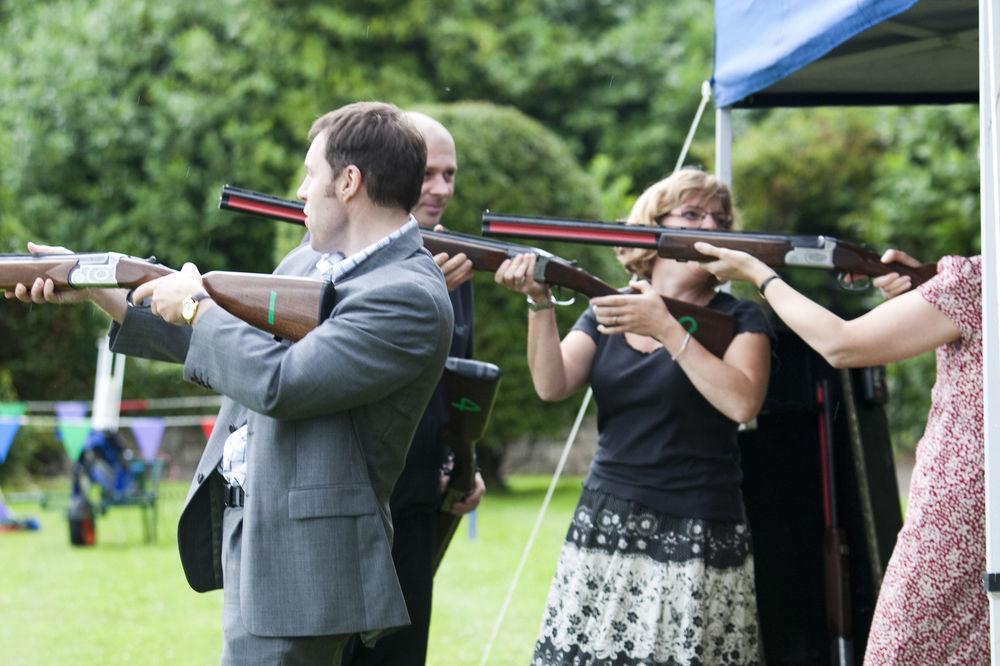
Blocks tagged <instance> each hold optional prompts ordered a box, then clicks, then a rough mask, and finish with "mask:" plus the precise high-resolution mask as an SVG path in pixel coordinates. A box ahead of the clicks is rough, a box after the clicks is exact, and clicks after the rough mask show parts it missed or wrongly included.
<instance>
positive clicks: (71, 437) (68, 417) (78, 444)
mask: <svg viewBox="0 0 1000 666" xmlns="http://www.w3.org/2000/svg"><path fill="white" fill-rule="evenodd" d="M86 413H87V403H85V402H57V403H56V418H57V419H58V423H59V425H58V426H57V427H56V433H57V434H58V435H59V439H61V440H62V444H63V448H64V449H66V455H68V456H69V459H70V460H71V461H73V462H76V460H77V459H78V458H79V457H80V452H81V451H83V445H84V444H85V443H86V442H87V436H88V435H90V423H89V422H88V421H87V420H86V419H85V418H84V415H85V414H86Z"/></svg>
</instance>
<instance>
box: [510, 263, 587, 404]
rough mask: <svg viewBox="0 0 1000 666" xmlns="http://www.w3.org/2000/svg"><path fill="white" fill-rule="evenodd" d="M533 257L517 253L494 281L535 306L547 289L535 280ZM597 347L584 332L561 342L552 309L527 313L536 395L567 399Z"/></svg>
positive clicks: (581, 382)
mask: <svg viewBox="0 0 1000 666" xmlns="http://www.w3.org/2000/svg"><path fill="white" fill-rule="evenodd" d="M534 269H535V255H534V254H520V255H518V256H516V257H514V258H513V259H508V260H507V261H505V262H504V263H502V264H501V265H500V268H498V269H497V272H496V275H495V280H496V282H497V284H501V285H503V286H505V287H507V288H508V289H510V290H511V291H515V292H518V293H521V294H525V295H527V296H530V297H531V299H532V300H534V301H535V302H536V303H545V302H548V301H550V299H551V296H550V295H549V292H548V288H547V287H546V286H545V285H542V284H539V283H538V282H536V281H535V280H534V278H533V277H532V275H533V274H534ZM596 351H597V345H596V344H594V341H593V340H591V339H590V336H588V335H587V334H586V333H582V332H580V331H570V332H569V334H568V335H567V336H566V338H565V339H564V340H562V342H560V341H559V328H558V326H557V325H556V315H555V310H554V309H553V308H551V307H550V308H548V309H544V310H537V311H531V310H529V311H528V368H529V369H530V370H531V380H532V382H533V383H534V385H535V392H536V393H537V394H538V397H539V398H541V399H542V400H545V401H549V402H555V401H558V400H562V399H563V398H566V397H569V396H570V395H572V394H573V393H575V392H576V391H577V390H579V389H580V388H581V387H582V386H583V385H584V384H585V383H586V381H587V376H588V375H589V374H590V365H591V363H593V360H594V353H595V352H596Z"/></svg>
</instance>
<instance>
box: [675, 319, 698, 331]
mask: <svg viewBox="0 0 1000 666" xmlns="http://www.w3.org/2000/svg"><path fill="white" fill-rule="evenodd" d="M677 323H679V324H680V325H681V326H683V327H685V328H686V329H687V332H688V333H694V332H695V331H697V330H698V322H696V321H695V320H694V317H689V316H688V315H684V316H683V317H678V318H677ZM688 324H690V326H688Z"/></svg>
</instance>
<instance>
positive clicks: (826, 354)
mask: <svg viewBox="0 0 1000 666" xmlns="http://www.w3.org/2000/svg"><path fill="white" fill-rule="evenodd" d="M695 247H696V249H697V250H698V251H699V252H701V253H703V254H707V255H711V256H713V257H716V258H717V259H716V260H715V261H711V262H708V263H706V264H705V268H706V270H708V271H709V272H711V273H713V274H715V275H716V276H717V277H718V278H719V279H721V280H747V281H750V282H753V283H754V284H755V285H758V287H759V286H760V285H761V283H763V282H764V281H765V280H767V279H768V278H770V277H771V276H773V275H775V273H774V270H773V269H771V268H770V267H768V266H766V265H764V264H763V263H762V262H760V261H759V260H757V259H755V258H754V257H752V256H750V255H749V254H747V253H745V252H737V251H734V250H726V249H723V248H718V247H714V246H712V245H709V244H708V243H697V244H696V245H695ZM764 297H765V298H766V299H767V302H768V303H770V305H771V307H772V308H773V309H774V312H775V313H776V314H777V315H778V316H779V317H781V319H782V320H783V321H784V322H785V323H786V324H788V326H789V328H791V329H792V330H793V331H795V332H796V333H797V334H798V335H799V336H800V337H801V338H802V339H803V340H805V341H806V343H807V344H808V345H809V346H810V347H812V348H813V349H815V350H816V351H817V352H819V353H820V354H821V355H822V356H823V358H825V359H826V360H827V362H829V363H830V365H833V366H834V367H838V368H852V367H863V366H868V365H881V364H884V363H891V362H893V361H901V360H903V359H907V358H912V357H914V356H917V355H919V354H922V353H924V352H927V351H930V350H932V349H935V348H937V347H939V346H941V345H943V344H945V343H948V342H952V341H954V340H957V339H958V338H959V337H960V336H961V331H960V330H959V328H958V326H957V325H956V324H955V323H954V322H953V321H952V320H951V319H949V318H948V317H947V316H946V315H945V314H944V313H942V312H941V311H940V310H938V309H937V308H935V307H934V306H933V305H931V304H930V303H928V302H927V301H926V300H924V298H923V297H922V296H921V295H920V294H919V292H916V291H909V292H908V293H905V294H903V295H902V296H899V297H898V298H893V299H892V300H889V301H886V302H885V303H882V304H881V305H879V306H878V307H876V308H875V309H874V310H871V311H870V312H867V313H865V314H864V315H862V316H861V317H858V318H857V319H852V320H850V321H845V320H843V319H841V318H840V317H838V316H837V315H835V314H833V313H832V312H830V311H829V310H827V309H826V308H824V307H823V306H821V305H819V304H818V303H815V302H814V301H812V300H810V299H808V298H806V297H805V296H803V295H802V294H800V293H799V292H797V291H796V290H795V289H793V288H792V287H791V286H790V285H789V284H787V283H786V282H785V281H784V280H782V279H780V278H778V279H775V280H771V281H770V282H768V284H767V287H766V292H765V294H764Z"/></svg>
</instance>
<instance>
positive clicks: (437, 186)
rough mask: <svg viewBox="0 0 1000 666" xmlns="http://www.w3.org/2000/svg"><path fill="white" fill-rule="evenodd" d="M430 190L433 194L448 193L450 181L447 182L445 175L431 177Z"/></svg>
mask: <svg viewBox="0 0 1000 666" xmlns="http://www.w3.org/2000/svg"><path fill="white" fill-rule="evenodd" d="M429 190H430V191H431V192H432V193H433V194H440V195H443V194H448V183H447V182H445V179H444V177H442V176H435V177H434V178H432V179H431V182H430V188H429Z"/></svg>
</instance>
